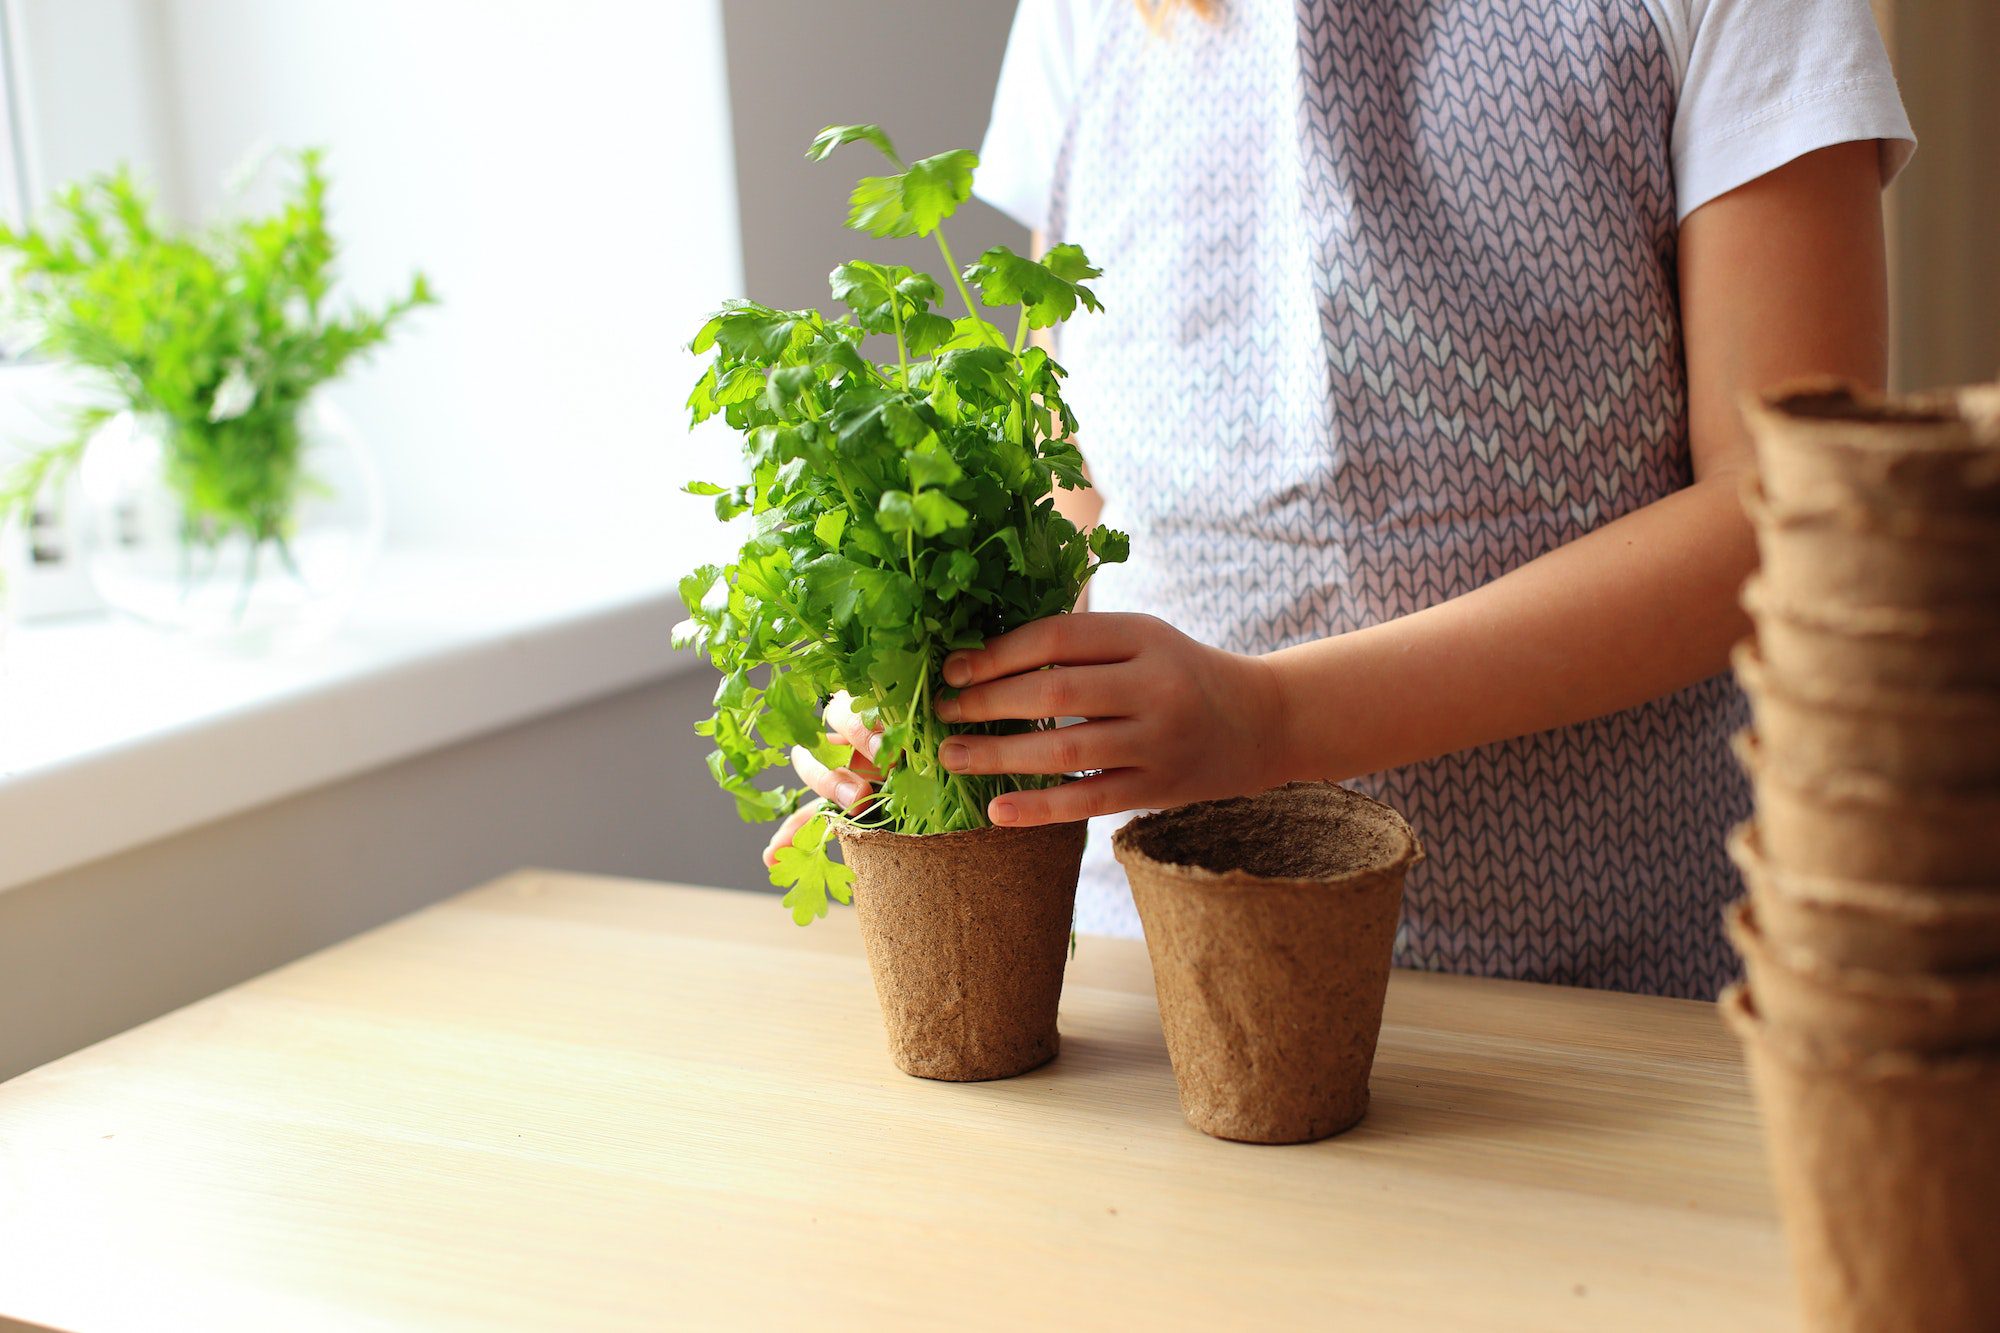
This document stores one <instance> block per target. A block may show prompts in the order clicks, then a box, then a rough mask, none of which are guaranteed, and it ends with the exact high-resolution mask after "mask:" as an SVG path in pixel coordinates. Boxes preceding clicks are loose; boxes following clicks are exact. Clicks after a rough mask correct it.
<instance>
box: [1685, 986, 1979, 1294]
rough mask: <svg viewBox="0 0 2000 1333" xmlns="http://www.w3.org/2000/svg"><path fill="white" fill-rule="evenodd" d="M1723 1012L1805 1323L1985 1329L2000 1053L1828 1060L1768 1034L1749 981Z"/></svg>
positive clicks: (1727, 999) (1726, 998) (1727, 997)
mask: <svg viewBox="0 0 2000 1333" xmlns="http://www.w3.org/2000/svg"><path fill="white" fill-rule="evenodd" d="M1760 1004H1761V997H1760ZM1722 1008H1723V1013H1724V1014H1725V1015H1726V1016H1727V1017H1728V1019H1729V1022H1730V1026H1731V1027H1733V1028H1734V1029H1735V1030H1736V1035H1737V1037H1738V1038H1739V1039H1740V1040H1741V1041H1742V1043H1743V1045H1744V1048H1745V1050H1746V1052H1747V1054H1748V1056H1749V1063H1750V1078H1751V1083H1752V1085H1753V1086H1754V1088H1755V1090H1756V1094H1757V1102H1758V1105H1759V1107H1760V1108H1761V1110H1762V1113H1763V1119H1764V1126H1765V1136H1764V1139H1765V1146H1766V1149H1767V1151H1768V1152H1769V1154H1770V1158H1771V1166H1772V1175H1773V1176H1774V1177H1775V1179H1776V1184H1777V1188H1778V1208H1779V1212H1780V1213H1781V1214H1782V1215H1783V1218H1784V1223H1785V1234H1786V1238H1787V1241H1788V1243H1789V1246H1790V1249H1791V1253H1792V1273H1793V1276H1794V1278H1795V1279H1796V1281H1797V1284H1798V1289H1799V1294H1800V1297H1801V1300H1802V1303H1803V1304H1804V1307H1805V1312H1806V1323H1807V1325H1808V1326H1809V1327H1811V1328H1815V1329H1825V1330H1838V1331H1839V1333H1975V1330H1990V1329H1991V1328H1992V1327H1993V1315H1994V1311H1995V1310H2000V1227H1996V1226H1994V1225H1993V1201H1994V1200H1995V1199H1996V1198H2000V1135H1996V1134H1995V1133H1994V1132H1993V1115H1994V1109H1993V1108H1994V1107H1995V1106H2000V1059H1995V1058H1994V1057H1993V1056H1992V1055H1990V1054H1988V1055H1981V1056H1977V1057H1968V1058H1959V1059H1946V1060H1935V1059H1926V1058H1923V1057H1920V1056H1915V1055H1910V1054H1907V1053H1902V1052H1892V1053H1888V1054H1881V1055H1872V1056H1865V1057H1854V1058H1845V1059H1834V1060H1828V1059H1823V1058H1819V1057H1816V1056H1814V1055H1813V1054H1811V1053H1810V1052H1808V1051H1805V1050H1803V1049H1801V1048H1800V1047H1798V1046H1797V1044H1796V1043H1793V1042H1791V1041H1788V1040H1786V1039H1785V1038H1784V1036H1783V1034H1782V1033H1781V1032H1778V1031H1776V1030H1774V1027H1773V1025H1771V1024H1770V1023H1767V1022H1766V1021H1764V1018H1763V1016H1762V1015H1761V1013H1760V1012H1759V1008H1760V1006H1753V1004H1752V1003H1751V998H1750V996H1749V995H1748V994H1746V993H1745V992H1744V990H1743V989H1742V988H1741V987H1732V988H1731V989H1730V990H1729V991H1728V992H1726V993H1725V994H1724V995H1723V998H1722Z"/></svg>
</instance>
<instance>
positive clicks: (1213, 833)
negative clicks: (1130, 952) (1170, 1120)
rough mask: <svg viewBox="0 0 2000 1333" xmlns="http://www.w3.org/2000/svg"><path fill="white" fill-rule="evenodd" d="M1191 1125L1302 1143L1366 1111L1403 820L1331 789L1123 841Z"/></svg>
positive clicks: (1140, 825) (1304, 790) (1146, 830)
mask: <svg viewBox="0 0 2000 1333" xmlns="http://www.w3.org/2000/svg"><path fill="white" fill-rule="evenodd" d="M1112 846H1113V849H1114V850H1115V852H1116V854H1117V856H1118V859H1119V861H1120V862H1122V863H1123V864H1124V866H1125V873H1126V875H1127V877H1128V878H1129V879H1130V880H1131V883H1132V896H1133V899H1134V901H1135V902H1136V903H1137V905H1138V908H1139V919H1140V921H1141V922H1142V923H1143V924H1144V926H1145V931H1146V948H1147V951H1148V952H1149V953H1150V955H1151V957H1152V960H1153V981H1154V986H1155V989H1156V990H1157V992H1158V995H1159V1002H1160V1020H1161V1023H1162V1026H1163V1027H1164V1028H1165V1030H1166V1038H1167V1052H1168V1054H1169V1056H1171V1058H1172V1060H1173V1066H1174V1078H1175V1080H1176V1082H1177V1083H1178V1084H1179V1087H1180V1096H1181V1109H1182V1111H1183V1112H1184V1113H1185V1114H1186V1116H1187V1119H1188V1122H1189V1123H1190V1124H1192V1125H1193V1126H1194V1127H1195V1128H1197V1129H1199V1130H1201V1131H1202V1132H1203V1133H1206V1134H1211V1135H1214V1136H1215V1137H1217V1138H1224V1139H1236V1140H1240V1141H1244V1142H1250V1143H1299V1142H1306V1141H1309V1140H1313V1139H1321V1138H1325V1137H1327V1136H1328V1135H1332V1134H1338V1133H1339V1132H1341V1131H1342V1130H1344V1129H1347V1128H1349V1127H1351V1126H1353V1125H1354V1124H1356V1123H1358V1122H1359V1121H1360V1120H1361V1118H1362V1116H1363V1115H1365V1114H1366V1113H1367V1110H1368V1073H1369V1070H1370V1068H1371V1067H1372V1065H1373V1064H1374V1059H1375V1044H1376V1040H1377V1037H1378V1036H1379V1034H1380V1032H1381V1026H1382V1005H1383V999H1384V995H1385V992H1386V990H1387V988H1388V982H1389V958H1390V952H1391V950H1392V948H1393V946H1394V943H1395V935H1396V924H1397V920H1398V917H1399V915H1400V912H1401V905H1402V896H1403V878H1404V876H1405V875H1406V874H1407V873H1408V871H1409V869H1410V867H1411V866H1412V865H1415V864H1416V863H1417V862H1418V861H1419V860H1421V859H1422V857H1423V849H1422V847H1421V846H1420V844H1419V843H1418V841H1417V838H1416V835H1415V834H1414V833H1412V832H1411V831H1410V827H1409V825H1408V824H1407V823H1405V822H1404V821H1403V818H1402V816H1401V815H1398V814H1397V813H1396V812H1395V811H1393V810H1391V809H1390V808H1389V807H1387V806H1385V805H1381V804H1379V803H1378V802H1375V801H1371V800H1369V799H1368V798H1367V797H1365V796H1362V795H1360V794H1359V793H1357V792H1351V791H1348V790H1346V789H1345V788H1342V787H1338V786H1335V785H1334V784H1332V783H1325V782H1311V783H1292V784H1290V785H1288V786H1284V787H1278V788H1275V789H1274V790H1271V791H1268V792H1264V793H1262V794H1261V795H1257V796H1249V797H1235V798H1231V799H1227V800H1220V801H1204V802H1201V803H1198V804H1195V805H1186V806H1182V807H1180V808H1178V809H1174V810H1166V811H1162V812H1160V813H1158V814H1153V815H1147V816H1145V817H1143V818H1141V819H1137V820H1134V821H1133V822H1131V823H1130V824H1127V825H1126V826H1125V827H1124V828H1122V829H1120V830H1119V831H1118V834H1117V836H1116V837H1115V838H1114V839H1113V840H1112Z"/></svg>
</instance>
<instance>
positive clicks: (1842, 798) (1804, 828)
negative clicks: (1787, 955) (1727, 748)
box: [1736, 733, 2000, 892]
mask: <svg viewBox="0 0 2000 1333" xmlns="http://www.w3.org/2000/svg"><path fill="white" fill-rule="evenodd" d="M1736 745H1737V753H1738V755H1739V756H1740V757H1741V758H1742V760H1743V764H1744V767H1745V768H1747V769H1748V770H1749V772H1750V776H1751V779H1752V781H1753V783H1754V784H1755V788H1756V803H1757V827H1758V829H1759V830H1760V832H1761V834H1762V837H1763V843H1764V855H1765V857H1766V858H1767V860H1768V861H1769V862H1770V864H1771V865H1773V866H1776V867H1778V868H1779V869H1781V870H1784V871H1787V872H1791V873H1797V874H1803V875H1828V876H1832V877H1835V878H1838V879H1861V880H1872V881H1875V882H1878V883H1884V884H1911V885H1917V886H1921V887H1926V888H1933V889H1955V890H1961V891H1968V892H1969V891H1978V890H1983V889H1989V888H1991V887H1993V886H1996V885H2000V791H1987V792H1927V791H1919V790H1917V789H1914V788H1907V787H1897V786H1895V785H1894V784H1892V783H1888V782H1885V781H1883V780H1882V779H1881V778H1878V777H1874V776H1872V775H1870V774H1865V773H1838V774H1828V775H1826V776H1825V777H1823V778H1821V779H1819V780H1817V781H1813V782H1800V781H1797V780H1795V779H1794V778H1792V777H1791V776H1790V775H1788V774H1786V773H1785V772H1783V771H1782V770H1779V769H1775V768H1773V767H1772V766H1771V765H1769V764H1767V763H1766V762H1764V760H1763V757H1762V754H1761V750H1760V747H1759V746H1758V744H1757V741H1756V738H1755V737H1754V736H1752V735H1751V734H1749V733H1744V734H1742V735H1739V736H1738V737H1737V741H1736Z"/></svg>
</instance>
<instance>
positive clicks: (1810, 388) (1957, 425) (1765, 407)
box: [1744, 375, 1990, 454]
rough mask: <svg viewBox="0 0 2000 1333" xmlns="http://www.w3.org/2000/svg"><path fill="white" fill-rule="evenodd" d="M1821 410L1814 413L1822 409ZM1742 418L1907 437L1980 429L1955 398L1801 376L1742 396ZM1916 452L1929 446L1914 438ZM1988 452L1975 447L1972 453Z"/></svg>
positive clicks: (1860, 446)
mask: <svg viewBox="0 0 2000 1333" xmlns="http://www.w3.org/2000/svg"><path fill="white" fill-rule="evenodd" d="M1822 406H1823V408H1824V410H1815V409H1816V407H1822ZM1744 410H1745V412H1746V413H1748V414H1750V415H1752V416H1757V417H1763V418H1766V419H1769V420H1773V421H1782V422H1785V423H1786V424H1787V425H1791V426H1796V427H1800V428H1802V429H1805V430H1811V431H1822V430H1824V431H1839V432H1844V431H1845V430H1846V429H1847V428H1849V427H1853V426H1900V427H1905V428H1907V429H1908V430H1909V431H1911V432H1925V433H1931V432H1926V430H1925V428H1929V427H1935V428H1936V430H1935V432H1934V433H1937V434H1945V433H1948V432H1952V431H1970V430H1971V429H1972V428H1973V427H1974V426H1975V425H1977V424H1979V423H1978V421H1977V419H1976V418H1975V417H1973V416H1972V415H1970V414H1969V413H1968V412H1967V411H1966V409H1965V406H1964V404H1963V402H1962V401H1961V399H1960V398H1959V397H1958V396H1957V394H1955V393H1926V394H1910V395H1905V396H1901V397H1898V396H1896V395H1892V394H1887V393H1882V392H1879V391H1877V390H1874V389H1868V388H1864V387H1862V386H1861V385H1858V384H1856V383H1854V382H1853V381H1852V380H1847V379H1842V378H1841V377H1840V376H1838V375H1802V376H1799V377H1798V378H1796V379H1789V380H1784V381H1781V382H1780V383H1777V384H1774V385H1772V386H1770V387H1769V388H1767V389H1764V390H1762V391H1760V392H1753V393H1750V394H1748V395H1746V396H1745V400H1744ZM1841 443H1842V444H1843V445H1850V446H1851V447H1853V448H1855V449H1857V450H1867V451H1870V452H1875V453H1891V454H1903V453H1909V452H1911V451H1912V448H1913V442H1912V441H1911V440H1908V439H1902V438H1899V439H1898V440H1897V441H1896V442H1894V443H1887V442H1884V441H1881V440H1874V439H1869V438H1868V437H1866V436H1859V437H1857V436H1851V435H1847V434H1845V433H1843V434H1842V436H1841ZM1914 444H1915V445H1916V446H1918V447H1931V446H1930V442H1929V441H1925V440H1923V439H1922V438H1921V435H1920V436H1919V438H1918V440H1917V441H1915V442H1914ZM1945 447H1947V448H1951V447H1964V446H1963V445H1961V444H1960V442H1959V441H1957V440H1952V441H1949V442H1947V444H1946V445H1945ZM1982 447H1984V448H1990V446H1979V445H1977V444H1976V443H1975V445H1974V448H1975V449H1978V448H1982Z"/></svg>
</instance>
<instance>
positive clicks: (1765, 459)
mask: <svg viewBox="0 0 2000 1333" xmlns="http://www.w3.org/2000/svg"><path fill="white" fill-rule="evenodd" d="M1991 391H1992V390H1991V386H1986V387H1983V388H1973V389H1966V390H1961V391H1959V392H1958V393H1956V394H1949V393H1946V394H1933V395H1925V396H1922V397H1917V398H1899V399H1891V398H1888V397H1886V396H1884V395H1881V394H1875V393H1870V392H1867V391H1865V390H1860V389H1856V388H1854V387H1853V386H1851V385H1848V384H1845V383H1843V382H1841V381H1839V380H1834V379H1807V380H1798V381H1794V382H1792V383H1790V384H1784V385H1780V386H1778V387H1777V388H1775V389H1773V390H1771V391H1770V392H1768V393H1765V394H1763V395H1761V396H1760V397H1759V398H1758V399H1756V400H1754V401H1752V402H1751V403H1750V405H1749V406H1748V407H1747V409H1746V412H1745V416H1746V418H1747V420H1748V422H1749V425H1750V433H1751V439H1752V440H1753V442H1754V444H1755V447H1756V451H1757V471H1758V473H1759V475H1761V476H1762V477H1763V479H1764V493H1765V495H1767V496H1768V497H1769V499H1770V502H1771V506H1772V508H1774V509H1776V510H1778V511H1779V512H1781V513H1797V512H1800V511H1815V510H1824V509H1837V508H1850V507H1861V508H1870V509H1878V510H1882V511H1885V512H1886V511H1893V510H1898V509H1924V510H1929V511H1932V512H1938V513H1953V512H1956V513H1964V514H1986V515H2000V420H1996V419H1995V416H1994V410H1993V407H1992V405H1991V403H1990V401H1989V399H1988V397H1987V395H1989V394H1990V393H1991Z"/></svg>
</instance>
